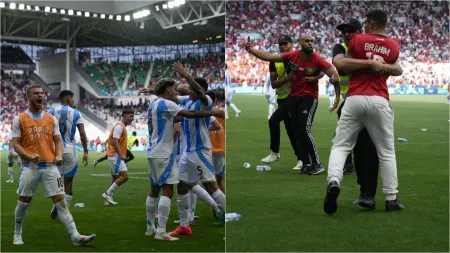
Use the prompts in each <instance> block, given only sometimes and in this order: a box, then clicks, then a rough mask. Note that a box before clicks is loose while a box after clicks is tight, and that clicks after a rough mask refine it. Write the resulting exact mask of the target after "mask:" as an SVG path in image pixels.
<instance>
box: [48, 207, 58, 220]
mask: <svg viewBox="0 0 450 253" xmlns="http://www.w3.org/2000/svg"><path fill="white" fill-rule="evenodd" d="M56 217H58V209H56V206H53V208H52V211H51V212H50V218H52V219H56Z"/></svg>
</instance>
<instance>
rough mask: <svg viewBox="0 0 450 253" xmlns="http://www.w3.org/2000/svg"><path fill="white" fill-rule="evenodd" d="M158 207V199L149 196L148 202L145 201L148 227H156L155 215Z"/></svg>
mask: <svg viewBox="0 0 450 253" xmlns="http://www.w3.org/2000/svg"><path fill="white" fill-rule="evenodd" d="M157 206H158V199H156V198H152V197H150V196H147V201H145V210H146V212H147V226H152V227H155V215H156V208H157Z"/></svg>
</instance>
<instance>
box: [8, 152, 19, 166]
mask: <svg viewBox="0 0 450 253" xmlns="http://www.w3.org/2000/svg"><path fill="white" fill-rule="evenodd" d="M14 163H17V164H19V163H20V156H19V155H18V154H17V153H16V154H14V152H13V154H12V155H9V154H8V164H14Z"/></svg>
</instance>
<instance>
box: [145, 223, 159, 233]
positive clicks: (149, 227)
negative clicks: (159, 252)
mask: <svg viewBox="0 0 450 253" xmlns="http://www.w3.org/2000/svg"><path fill="white" fill-rule="evenodd" d="M155 234H156V228H155V227H154V226H149V225H147V231H145V235H146V236H152V235H155Z"/></svg>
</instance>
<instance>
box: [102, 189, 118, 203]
mask: <svg viewBox="0 0 450 253" xmlns="http://www.w3.org/2000/svg"><path fill="white" fill-rule="evenodd" d="M102 197H103V198H104V199H105V201H106V202H108V203H110V204H111V205H116V204H117V202H114V201H113V199H112V196H111V195H109V194H108V193H106V192H105V193H103V194H102Z"/></svg>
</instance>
